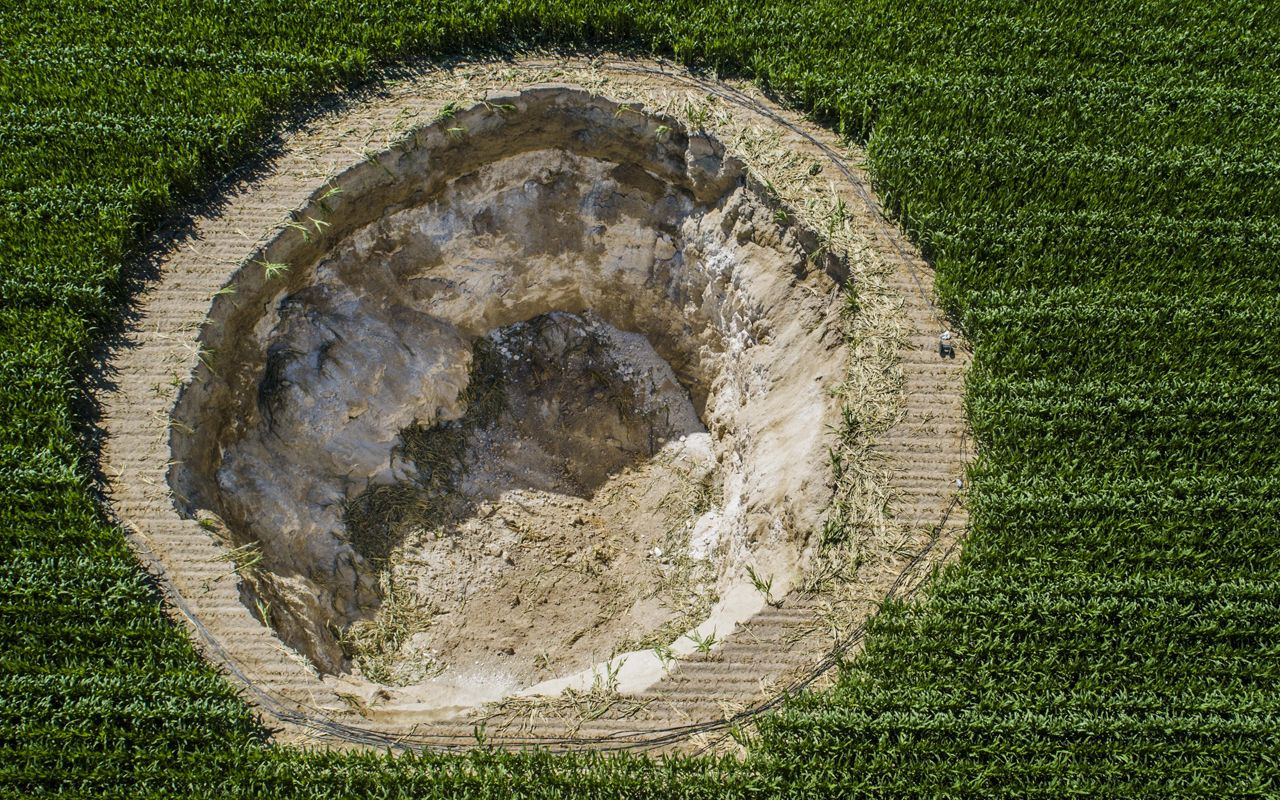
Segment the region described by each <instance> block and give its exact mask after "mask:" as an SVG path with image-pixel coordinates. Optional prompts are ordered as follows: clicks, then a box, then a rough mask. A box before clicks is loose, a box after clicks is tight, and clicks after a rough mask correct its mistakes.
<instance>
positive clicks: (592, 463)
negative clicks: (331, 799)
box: [170, 87, 846, 708]
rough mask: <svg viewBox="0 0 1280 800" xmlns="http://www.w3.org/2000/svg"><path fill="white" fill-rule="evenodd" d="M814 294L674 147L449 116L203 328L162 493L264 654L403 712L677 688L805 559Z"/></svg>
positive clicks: (667, 138)
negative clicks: (616, 672) (220, 561)
mask: <svg viewBox="0 0 1280 800" xmlns="http://www.w3.org/2000/svg"><path fill="white" fill-rule="evenodd" d="M839 268H840V265H839V263H838V262H837V261H836V260H835V259H833V258H831V257H830V256H829V255H827V254H826V252H825V251H824V250H823V248H820V247H819V246H818V245H817V239H816V237H814V236H812V235H811V234H809V233H808V232H807V231H805V230H803V229H802V228H799V227H798V226H796V225H795V223H794V222H792V221H791V219H790V218H789V216H788V215H787V214H786V213H784V211H783V210H782V209H781V208H779V207H778V206H777V205H776V204H775V203H774V202H773V201H772V199H771V198H770V196H769V193H768V192H767V191H766V190H765V189H764V188H763V187H761V186H759V185H757V184H756V183H754V182H753V181H752V180H749V179H748V177H747V176H746V174H745V171H744V169H743V167H742V165H741V164H740V163H739V162H738V161H736V160H735V159H733V158H731V157H727V156H726V155H725V153H724V149H723V147H722V146H721V145H720V144H719V143H718V142H717V141H716V140H715V139H713V138H712V137H710V136H709V135H707V134H705V133H701V132H697V131H687V130H685V128H684V127H683V126H682V125H681V124H679V123H678V122H677V121H675V120H673V119H669V118H666V117H662V116H659V115H650V114H647V113H644V112H642V111H641V110H640V109H638V108H634V107H627V106H623V105H619V104H617V103H614V102H612V101H609V100H607V99H603V98H600V97H597V96H593V95H591V94H589V93H587V92H584V91H582V90H577V89H572V88H567V87H541V88H534V89H529V90H526V91H523V92H520V93H518V94H511V95H508V96H504V97H500V98H490V100H489V101H487V102H485V103H482V104H479V105H477V106H475V107H473V108H470V109H465V110H459V111H452V110H451V111H450V113H448V114H447V115H445V116H444V117H443V118H442V119H440V120H438V121H437V122H436V123H434V124H432V125H429V126H426V127H424V128H420V129H418V130H416V131H415V132H414V133H413V134H412V135H411V136H409V137H408V138H407V139H405V140H404V141H403V142H402V143H400V144H399V145H397V146H395V147H393V148H391V149H390V150H388V151H385V152H383V153H380V154H377V155H374V156H371V157H369V158H366V159H365V160H364V161H362V162H360V163H358V164H357V165H355V166H353V167H351V168H349V169H348V170H346V171H345V172H343V173H342V174H340V175H339V176H338V177H336V178H335V179H333V180H332V181H330V182H328V183H326V184H325V185H324V186H322V187H320V188H319V189H317V190H316V191H315V193H314V194H313V195H312V198H311V200H310V202H309V203H308V204H307V205H306V206H305V207H303V208H302V209H300V210H298V211H297V212H295V213H294V215H293V218H292V220H291V222H290V223H289V224H288V225H287V226H286V227H284V228H282V229H281V230H280V232H279V233H278V235H276V236H275V237H274V238H273V239H272V240H271V241H270V242H269V243H268V244H267V245H265V246H264V247H263V248H261V250H260V252H259V253H257V254H256V255H255V256H254V257H253V258H252V259H251V260H250V261H248V262H246V263H245V264H244V266H243V267H241V268H240V269H239V270H238V271H237V273H236V274H235V275H234V276H233V277H232V279H231V281H230V282H229V283H228V284H227V286H226V287H225V289H224V291H223V292H221V293H219V295H218V296H217V297H216V298H215V299H214V302H213V305H212V308H211V309H210V312H209V322H208V324H206V326H205V327H204V329H203V332H202V334H201V346H202V348H203V350H204V352H206V353H207V354H209V357H208V358H205V359H203V360H202V362H201V365H200V366H199V367H198V368H197V371H196V375H195V376H194V379H193V380H192V382H191V383H190V385H189V386H188V387H187V388H186V389H185V390H184V391H183V393H182V395H181V398H180V400H179V402H178V405H177V407H176V409H175V411H174V419H175V424H174V425H173V427H172V434H171V448H172V454H173V459H174V466H173V468H172V469H171V471H170V484H171V486H172V487H173V490H174V493H175V495H176V497H177V498H179V503H180V506H181V510H182V511H183V512H184V513H185V514H187V515H190V516H192V517H195V518H198V519H200V520H202V522H203V523H204V524H206V526H207V527H209V528H211V529H215V530H217V531H218V532H220V534H221V535H222V536H223V537H225V538H226V539H227V540H228V543H229V544H230V545H231V546H232V547H233V548H234V550H233V551H232V552H235V553H240V554H241V555H242V557H246V558H251V559H252V560H253V565H254V569H252V570H246V571H245V572H244V575H245V581H244V583H243V589H242V594H243V599H244V601H245V603H246V604H247V605H249V607H250V608H252V609H254V610H255V613H256V614H257V615H258V617H259V618H260V619H261V621H262V622H264V623H265V624H268V625H270V626H271V627H272V628H273V629H274V630H275V631H276V633H277V635H278V636H279V637H280V638H281V639H282V640H283V641H284V642H285V643H286V644H288V645H289V646H290V647H292V648H293V649H294V650H296V651H298V652H299V653H302V654H304V655H305V656H306V658H308V659H309V660H310V661H311V663H313V664H314V666H315V667H316V668H317V669H318V670H319V671H320V672H322V673H327V674H331V675H336V676H342V678H343V680H346V681H349V682H351V683H352V684H355V685H364V686H377V687H379V691H382V692H384V693H390V694H388V695H386V696H390V695H392V694H393V695H394V696H395V697H397V698H398V699H399V700H400V701H403V702H404V703H416V704H418V705H420V706H421V707H423V708H453V707H459V706H471V705H476V704H480V703H483V702H487V701H492V700H495V699H499V698H502V697H504V696H507V695H510V694H513V693H518V692H529V691H535V692H536V691H539V690H540V687H541V688H543V689H546V690H550V689H551V688H553V687H558V686H562V685H565V684H564V681H565V679H566V677H567V676H572V675H574V674H579V673H582V672H583V671H584V670H590V669H591V668H592V667H593V665H596V664H599V663H600V662H602V661H606V660H608V659H610V658H611V657H613V656H615V655H617V654H618V653H622V652H630V651H635V652H640V651H649V650H655V649H656V650H658V651H660V652H667V653H673V654H674V655H675V657H679V656H680V655H681V653H686V654H687V653H689V652H690V650H691V648H692V645H690V644H689V643H691V642H692V643H702V644H705V643H706V642H708V641H709V638H710V639H714V635H712V636H710V637H708V633H709V632H712V631H720V632H722V633H728V632H730V631H732V630H733V629H734V626H735V625H736V624H738V623H740V622H743V621H745V620H746V619H749V618H750V617H751V616H752V615H753V614H755V613H756V612H758V611H759V610H760V609H761V608H762V607H763V606H764V603H765V602H766V601H767V600H768V599H770V596H771V595H772V596H777V597H781V596H784V595H785V594H786V592H787V591H788V590H789V589H790V587H791V586H792V585H793V584H794V583H795V581H796V580H797V579H798V578H799V576H800V575H801V574H802V573H803V571H804V567H805V563H806V559H807V557H808V555H809V554H810V552H811V551H812V549H813V548H814V547H815V546H816V543H817V542H816V539H817V534H818V532H819V530H820V528H821V526H822V522H823V515H824V513H825V512H826V510H827V507H828V505H829V502H830V497H831V479H830V477H829V465H828V450H827V447H828V439H827V433H828V430H829V428H830V427H831V426H834V425H835V423H836V421H837V420H838V418H839V413H840V411H839V401H838V400H837V398H836V397H835V394H836V392H835V388H836V387H837V385H838V384H839V382H840V380H841V375H842V370H843V365H844V363H845V360H846V352H845V349H844V341H843V337H842V332H841V329H840V323H839V319H838V318H836V317H835V315H833V314H831V313H830V309H831V304H830V300H831V296H832V293H833V291H834V289H835V287H836V284H837V283H838V281H839V280H840V275H839ZM762 575H767V576H769V587H768V591H763V590H762V589H761V587H760V576H762ZM697 631H702V632H703V633H702V634H701V635H699V634H697V633H696V632H697ZM691 633H692V634H693V635H687V634H691ZM642 661H643V660H642V659H637V660H636V661H634V662H633V664H635V663H641V662H642ZM657 674H658V673H656V672H650V673H646V672H644V670H636V671H634V672H633V673H632V674H629V676H628V677H627V680H628V681H630V683H629V684H628V686H629V687H630V688H637V687H641V688H642V687H643V685H645V684H646V682H652V681H653V680H655V679H656V676H657ZM624 688H625V687H624Z"/></svg>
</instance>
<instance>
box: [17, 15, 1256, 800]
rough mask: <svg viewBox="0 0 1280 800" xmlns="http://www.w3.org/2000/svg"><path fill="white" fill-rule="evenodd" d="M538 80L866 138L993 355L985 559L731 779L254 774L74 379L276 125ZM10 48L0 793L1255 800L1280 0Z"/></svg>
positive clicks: (574, 773) (31, 28)
mask: <svg viewBox="0 0 1280 800" xmlns="http://www.w3.org/2000/svg"><path fill="white" fill-rule="evenodd" d="M539 47H541V48H545V47H558V48H567V49H608V50H613V51H622V52H642V53H657V54H662V55H667V56H670V57H674V58H676V59H677V60H680V61H683V62H686V63H688V64H691V65H694V66H698V67H701V68H704V69H709V70H718V71H720V72H722V73H728V74H735V75H741V76H746V77H749V78H752V79H754V80H757V81H758V82H760V83H761V84H762V85H764V86H766V87H767V88H768V89H769V90H771V91H773V92H775V93H777V94H778V95H779V96H781V97H783V98H785V99H786V100H787V101H788V102H790V103H792V104H794V105H796V106H798V107H800V108H803V109H805V110H808V111H810V112H812V113H813V114H814V115H815V116H816V117H817V118H818V119H819V120H821V121H822V122H823V123H824V124H827V125H829V126H831V127H833V128H834V129H836V130H838V131H840V132H841V133H843V134H845V135H848V136H850V137H852V138H853V139H855V140H857V141H859V142H862V143H864V144H866V146H867V148H868V152H869V157H870V168H871V170H872V173H873V175H874V177H875V181H876V186H877V189H878V191H879V192H880V195H881V197H882V198H883V199H884V200H885V204H886V206H887V208H889V209H890V210H891V211H892V212H893V213H894V214H895V215H897V218H898V219H899V221H900V222H901V224H902V225H903V226H904V227H905V228H906V229H907V230H908V231H909V232H910V234H911V235H912V236H913V237H914V238H915V239H916V240H917V241H918V242H919V243H920V245H921V247H922V248H923V250H924V251H925V253H926V254H927V255H928V256H929V258H930V259H931V261H932V262H933V264H934V266H935V267H936V269H937V273H938V285H939V288H940V291H941V292H942V296H943V299H944V301H945V303H946V305H947V306H948V308H949V309H950V310H951V311H952V313H953V314H954V315H955V318H956V319H957V321H958V322H959V323H960V324H962V326H963V328H964V330H965V331H966V332H967V334H968V335H969V336H970V337H971V341H972V342H973V343H974V346H975V348H976V356H975V361H974V367H973V369H972V371H971V373H970V376H969V382H968V390H967V392H968V394H967V408H968V413H969V416H970V420H971V423H972V425H973V428H974V431H975V433H976V436H977V439H978V441H979V444H980V448H981V456H980V458H979V459H978V461H977V463H976V464H975V465H974V467H973V471H972V474H971V480H970V483H971V487H972V489H971V498H970V504H971V520H972V532H971V533H970V535H969V538H968V540H967V542H966V545H965V548H964V552H963V555H962V557H961V560H960V562H959V563H958V564H957V565H956V566H954V567H952V568H950V569H949V570H947V571H945V572H944V573H943V574H942V575H941V576H940V577H939V578H938V579H937V580H936V581H935V583H934V584H933V585H932V587H931V588H930V590H929V592H928V593H927V594H928V596H927V597H925V598H923V599H921V600H919V601H918V602H915V603H913V604H908V605H891V606H889V607H887V608H885V609H884V610H883V612H882V613H881V614H880V616H879V617H878V618H877V621H876V623H875V625H874V628H873V630H872V632H871V634H870V636H869V639H868V641H867V646H866V650H865V652H864V653H863V654H861V655H859V656H858V657H857V658H856V659H854V660H853V661H851V662H850V663H848V664H846V665H845V666H844V667H843V672H842V674H841V678H840V681H839V684H838V686H837V687H836V688H835V689H833V690H830V691H826V692H823V693H818V694H813V695H809V696H805V697H803V698H802V699H800V700H798V701H796V702H793V703H791V704H789V705H788V706H787V707H786V708H785V709H784V710H783V711H782V712H780V713H779V714H777V715H776V716H774V717H772V718H769V719H767V720H766V721H765V722H764V723H763V724H762V726H761V729H760V732H759V736H758V739H757V740H756V741H755V743H754V744H753V746H752V749H751V753H750V756H749V757H748V759H747V760H746V761H745V762H744V763H740V762H736V761H733V762H718V761H711V760H691V761H687V760H679V761H662V762H655V761H650V760H648V759H645V758H638V757H631V756H627V757H623V756H600V755H589V754H584V755H575V756H568V757H561V756H551V755H547V754H525V755H507V754H501V753H495V752H486V751H478V752H475V753H472V754H470V755H465V756H450V755H439V756H436V755H424V756H407V757H392V756H388V755H381V754H374V753H364V754H340V753H302V752H298V751H292V750H289V749H283V748H277V747H274V746H272V745H271V744H270V743H269V742H267V741H266V740H265V736H264V732H263V731H262V730H261V729H260V728H259V727H258V726H257V723H256V722H255V721H254V718H253V717H252V715H251V714H250V712H249V710H248V708H247V706H246V705H244V704H243V702H241V701H240V700H239V699H238V698H237V696H236V694H235V692H234V690H233V688H232V686H231V685H230V684H229V683H228V682H226V681H224V680H223V679H222V678H221V677H219V676H218V675H217V674H216V673H215V672H214V671H213V670H212V669H211V668H210V667H208V666H206V665H205V664H204V663H203V662H201V661H200V660H199V659H198V658H197V656H196V655H195V651H194V649H193V647H192V645H191V644H190V643H189V642H188V640H187V638H186V636H185V634H184V633H183V632H182V630H181V629H180V628H178V627H177V626H175V625H173V624H172V623H170V622H169V621H168V620H167V617H166V616H165V613H164V611H163V608H162V605H161V602H160V600H159V595H158V594H157V592H156V591H155V590H154V588H153V587H152V586H151V585H149V583H148V580H147V578H146V577H145V575H144V574H143V572H142V571H141V570H140V569H139V568H138V567H137V566H136V565H135V562H134V561H133V559H132V557H131V555H130V553H129V551H128V550H127V548H126V546H125V543H124V539H123V536H122V534H121V532H120V531H119V530H118V529H116V528H114V527H112V526H111V525H110V524H108V523H107V522H106V521H105V519H104V516H103V514H102V512H101V511H100V509H99V505H98V501H97V499H96V497H95V494H94V485H95V484H94V478H93V465H94V459H93V446H92V437H91V436H90V435H88V431H89V430H90V426H89V424H88V423H89V422H91V420H92V407H91V405H90V404H88V403H87V402H86V398H88V397H89V396H90V393H91V391H92V380H90V378H89V376H90V375H92V374H93V372H92V371H91V370H89V369H88V368H87V367H86V365H87V364H89V363H90V359H91V357H92V354H93V352H94V351H95V348H97V347H99V346H100V345H101V343H102V342H103V341H104V339H106V338H108V337H110V336H111V335H112V332H113V331H116V330H118V329H119V326H120V320H121V319H122V317H123V315H124V314H125V311H126V309H127V306H128V303H129V299H130V296H131V294H132V293H133V292H135V291H136V289H137V282H138V280H139V279H140V278H142V277H144V276H141V275H138V274H131V272H130V271H129V270H127V269H125V265H126V264H128V263H132V262H133V261H134V260H136V259H134V258H133V257H134V256H135V255H136V253H137V251H138V249H139V248H140V247H142V246H144V245H145V243H146V242H147V241H148V237H149V236H150V235H151V234H152V233H153V231H154V230H155V229H156V226H157V225H158V224H159V222H160V221H161V220H162V219H163V218H164V216H165V215H166V214H172V213H174V211H175V209H177V208H178V207H179V206H180V205H181V204H183V203H186V202H190V201H192V200H194V199H197V198H199V197H201V196H202V194H203V193H206V192H208V191H209V189H210V187H211V186H212V185H213V183H214V181H216V180H217V179H218V178H219V177H221V176H223V175H225V174H226V173H227V172H228V170H230V169H232V168H234V167H236V166H237V165H240V164H243V163H246V161H247V160H249V159H250V158H251V157H252V155H253V153H254V152H255V151H256V150H257V149H259V148H260V147H261V146H262V144H263V143H264V142H265V141H267V139H268V138H269V137H270V135H271V134H272V132H273V131H275V130H277V129H278V128H279V127H280V126H281V125H282V124H283V122H284V121H285V120H287V119H288V118H289V117H290V115H292V114H295V113H297V112H298V111H299V110H301V109H304V108H306V107H307V106H308V104H310V103H313V102H315V101H316V99H317V98H320V97H322V96H324V95H325V94H326V93H330V92H333V91H335V90H338V89H340V88H342V87H347V86H352V85H355V84H357V83H359V82H360V81H361V80H365V79H368V78H370V77H372V76H373V75H374V74H375V73H376V70H377V69H378V68H379V67H380V66H381V65H386V64H390V63H394V62H396V61H397V60H401V61H402V60H407V59H427V60H431V59H438V58H444V57H449V56H457V55H466V56H490V55H513V54H518V53H521V52H528V51H529V50H530V49H532V48H539ZM0 54H2V57H0V281H2V284H0V286H2V287H3V288H2V289H0V409H2V410H3V415H2V416H0V547H2V549H3V554H4V558H3V562H2V563H3V567H2V568H0V793H4V794H5V795H8V796H24V797H25V796H40V795H44V794H68V795H78V796H119V797H129V798H133V797H145V796H156V797H179V796H199V797H215V796H245V797H251V796H260V797H321V796H323V797H348V796H369V797H418V796H459V797H461V796H469V797H478V796H494V797H506V796H510V795H511V794H512V793H514V794H515V795H526V796H540V797H573V796H583V795H587V794H589V795H592V796H616V797H643V796H673V797H682V796H688V797H692V796H706V797H725V796H774V795H783V794H792V795H806V796H811V797H859V796H866V797H1011V798H1012V797H1016V798H1028V797H1044V798H1062V797H1073V796H1079V795H1093V796H1108V797H1124V798H1138V797H1150V798H1166V797H1214V798H1216V797H1226V796H1239V797H1267V796H1272V797H1274V796H1280V5H1277V4H1275V3H1272V2H1270V0H1262V1H1261V2H1247V3H1246V2H1205V3H1192V4H1187V3H1180V2H1173V0H1121V1H1120V2H1116V3H1110V4H1098V5H1097V6H1096V7H1094V8H1092V10H1090V9H1089V5H1088V4H1081V3H1076V2H1065V0H1039V1H1038V2H1032V1H1031V0H1020V1H1019V0H1014V1H1012V2H995V0H957V1H956V2H937V0H926V2H920V3H912V2H904V1H903V0H870V1H869V2H864V3H846V2H840V0H813V1H812V2H793V1H787V0H761V2H759V3H745V2H740V1H738V0H705V1H704V2H657V3H637V2H623V1H622V0H570V1H569V2H555V3H551V2H546V1H545V0H495V1H492V2H464V1H463V0H437V1H436V2H433V3H398V4H397V3H390V2H381V3H339V2H336V0H296V1H295V2H290V3H283V2H253V1H252V0H246V1H245V2H237V3H225V2H214V1H213V0H178V1H177V2H171V3H164V4H161V3H151V4H148V3H138V2H132V0H105V1H103V2H79V1H77V2H71V0H45V1H44V2H25V1H24V0H13V1H12V2H10V3H8V4H6V5H5V7H4V9H3V10H0ZM134 272H136V270H134ZM109 378H110V376H109V375H107V376H105V378H104V379H105V380H109Z"/></svg>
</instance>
